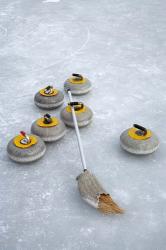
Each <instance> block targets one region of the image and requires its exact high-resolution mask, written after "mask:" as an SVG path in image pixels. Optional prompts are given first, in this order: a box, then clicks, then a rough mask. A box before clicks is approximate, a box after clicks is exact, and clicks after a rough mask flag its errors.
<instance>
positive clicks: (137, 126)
mask: <svg viewBox="0 0 166 250" xmlns="http://www.w3.org/2000/svg"><path fill="white" fill-rule="evenodd" d="M133 127H134V128H137V129H139V130H141V131H142V132H143V133H144V135H146V134H147V129H146V128H144V127H142V126H140V125H138V124H134V125H133Z"/></svg>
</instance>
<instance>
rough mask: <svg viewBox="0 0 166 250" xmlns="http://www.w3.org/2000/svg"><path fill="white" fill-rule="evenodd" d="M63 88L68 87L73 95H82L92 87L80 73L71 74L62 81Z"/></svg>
mask: <svg viewBox="0 0 166 250" xmlns="http://www.w3.org/2000/svg"><path fill="white" fill-rule="evenodd" d="M64 88H65V89H70V91H71V93H72V94H73V95H83V94H86V93H88V92H89V91H90V90H91V89H92V84H91V82H90V81H89V80H88V79H87V78H84V77H83V76H82V75H80V74H72V77H70V78H69V79H67V80H66V81H65V83H64Z"/></svg>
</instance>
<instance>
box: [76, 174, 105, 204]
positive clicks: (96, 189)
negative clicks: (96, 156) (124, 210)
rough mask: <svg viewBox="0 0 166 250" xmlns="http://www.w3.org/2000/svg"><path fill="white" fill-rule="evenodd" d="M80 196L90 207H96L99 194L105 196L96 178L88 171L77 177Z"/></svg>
mask: <svg viewBox="0 0 166 250" xmlns="http://www.w3.org/2000/svg"><path fill="white" fill-rule="evenodd" d="M77 181H78V188H79V192H80V195H81V197H82V199H83V200H85V201H86V202H87V203H88V204H90V205H91V206H93V207H95V208H97V207H98V197H99V195H100V194H103V193H105V194H107V193H106V191H105V190H104V189H103V187H102V186H101V185H100V183H99V182H98V180H97V179H96V177H95V176H94V175H93V174H91V173H90V172H89V171H88V170H86V171H85V172H83V173H81V174H80V175H79V176H78V177H77Z"/></svg>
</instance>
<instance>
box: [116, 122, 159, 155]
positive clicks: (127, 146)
mask: <svg viewBox="0 0 166 250" xmlns="http://www.w3.org/2000/svg"><path fill="white" fill-rule="evenodd" d="M120 144H121V146H122V148H123V149H124V150H126V151H128V152H130V153H132V154H137V155H146V154H151V153H153V152H154V151H156V150H157V148H158V147H159V140H158V137H157V136H156V135H155V134H154V133H153V132H152V131H151V130H149V129H146V128H144V127H142V126H140V125H137V124H134V125H133V127H132V128H129V129H127V130H125V131H124V132H123V133H122V134H121V136H120Z"/></svg>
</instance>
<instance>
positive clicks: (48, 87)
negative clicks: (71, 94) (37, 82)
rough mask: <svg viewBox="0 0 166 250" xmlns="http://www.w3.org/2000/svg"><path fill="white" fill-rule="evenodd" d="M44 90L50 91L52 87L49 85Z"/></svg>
mask: <svg viewBox="0 0 166 250" xmlns="http://www.w3.org/2000/svg"><path fill="white" fill-rule="evenodd" d="M45 89H46V90H50V89H53V86H51V85H48V86H47V87H45Z"/></svg>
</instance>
